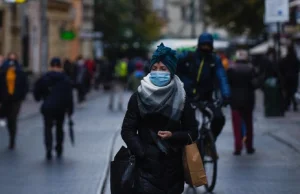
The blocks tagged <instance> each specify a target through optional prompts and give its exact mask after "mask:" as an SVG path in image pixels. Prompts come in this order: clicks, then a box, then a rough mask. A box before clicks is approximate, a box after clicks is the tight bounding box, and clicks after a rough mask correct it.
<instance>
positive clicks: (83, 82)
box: [75, 56, 89, 104]
mask: <svg viewBox="0 0 300 194" xmlns="http://www.w3.org/2000/svg"><path fill="white" fill-rule="evenodd" d="M75 84H76V89H77V95H78V103H79V104H81V103H83V102H84V101H85V97H86V94H87V92H88V84H89V72H88V69H87V67H86V65H85V61H84V59H83V58H82V57H81V56H79V57H78V58H77V60H76V62H75Z"/></svg>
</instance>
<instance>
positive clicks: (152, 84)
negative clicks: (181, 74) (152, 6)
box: [121, 44, 198, 194]
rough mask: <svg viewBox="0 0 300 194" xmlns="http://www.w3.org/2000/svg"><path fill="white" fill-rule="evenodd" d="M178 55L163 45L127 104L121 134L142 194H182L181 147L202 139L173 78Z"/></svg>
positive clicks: (190, 108) (179, 83)
mask: <svg viewBox="0 0 300 194" xmlns="http://www.w3.org/2000/svg"><path fill="white" fill-rule="evenodd" d="M176 63H177V58H176V55H175V51H173V50H171V49H170V48H168V47H165V46H164V45H163V44H162V45H160V46H159V47H158V49H157V50H156V52H155V53H154V54H153V57H152V60H151V65H150V69H151V72H150V73H149V74H148V75H147V76H146V77H145V78H144V79H143V80H142V81H141V86H140V87H139V88H138V91H137V92H136V93H134V94H133V95H132V96H131V98H130V100H129V103H128V109H127V112H126V115H125V118H124V121H123V125H122V131H121V135H122V138H123V140H124V141H125V143H126V144H127V146H128V148H129V149H130V150H131V152H132V153H133V154H134V155H136V157H137V171H138V173H137V176H136V182H135V190H136V193H137V194H181V193H182V192H183V190H184V172H183V163H182V148H183V147H184V146H185V145H187V144H189V143H190V142H191V141H194V140H195V139H196V138H197V137H198V130H197V128H198V123H197V121H196V119H195V113H194V110H193V109H192V107H191V105H190V104H189V103H188V102H187V101H186V98H185V97H186V94H185V91H184V87H183V83H182V82H181V81H180V79H179V78H178V77H177V76H176V75H175V74H174V73H175V70H176Z"/></svg>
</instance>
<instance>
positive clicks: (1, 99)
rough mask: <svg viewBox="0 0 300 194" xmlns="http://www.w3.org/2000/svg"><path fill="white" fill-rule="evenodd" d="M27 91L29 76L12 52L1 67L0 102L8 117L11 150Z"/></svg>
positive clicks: (4, 114) (2, 111)
mask: <svg viewBox="0 0 300 194" xmlns="http://www.w3.org/2000/svg"><path fill="white" fill-rule="evenodd" d="M27 92H28V81H27V76H26V74H25V72H24V71H23V70H22V67H21V65H20V64H19V62H18V61H17V56H16V54H14V53H10V54H9V56H8V60H6V61H5V62H4V63H3V65H2V66H1V67H0V103H1V114H2V116H3V117H4V118H6V119H7V127H8V132H9V136H10V139H9V149H11V150H13V149H14V148H15V141H16V133H17V119H18V114H19V112H20V108H21V104H22V101H23V100H24V99H25V97H26V94H27Z"/></svg>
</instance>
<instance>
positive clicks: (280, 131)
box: [105, 93, 300, 194]
mask: <svg viewBox="0 0 300 194" xmlns="http://www.w3.org/2000/svg"><path fill="white" fill-rule="evenodd" d="M225 114H226V119H227V123H226V126H225V128H224V131H223V133H222V134H221V136H220V138H219V139H218V142H217V149H218V152H219V157H220V159H219V163H218V164H219V166H218V178H217V184H216V188H215V192H214V193H216V194H282V193H290V194H299V193H300V185H299V180H300V144H299V139H300V128H299V125H300V119H299V118H300V114H299V113H293V112H290V113H287V115H286V117H284V118H271V119H266V118H265V117H264V115H263V109H262V96H261V95H260V93H258V94H257V105H256V111H255V118H254V123H255V128H254V133H255V139H254V146H255V148H256V153H255V154H254V155H247V154H246V153H245V151H244V152H243V154H242V156H233V154H232V152H233V134H232V127H231V115H230V111H229V109H225ZM123 144H124V143H123V141H122V139H121V137H120V136H119V137H118V139H117V141H116V145H115V148H114V153H116V152H117V151H118V150H119V148H120V147H121V145H123ZM109 193H110V190H109V183H108V185H107V190H106V193H105V194H109ZM185 193H186V194H193V191H192V190H188V191H185ZM198 193H205V189H204V188H203V187H200V188H199V189H198Z"/></svg>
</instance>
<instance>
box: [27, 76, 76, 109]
mask: <svg viewBox="0 0 300 194" xmlns="http://www.w3.org/2000/svg"><path fill="white" fill-rule="evenodd" d="M33 95H34V98H35V100H36V101H40V100H43V104H42V107H41V112H42V113H43V114H52V115H53V114H54V115H57V114H65V113H69V114H72V113H73V94H72V84H71V80H70V78H69V77H68V76H67V75H66V74H65V73H62V72H54V71H50V72H48V73H46V74H45V75H43V76H42V77H41V78H40V79H39V80H38V81H37V82H36V83H35V86H34V92H33Z"/></svg>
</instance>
